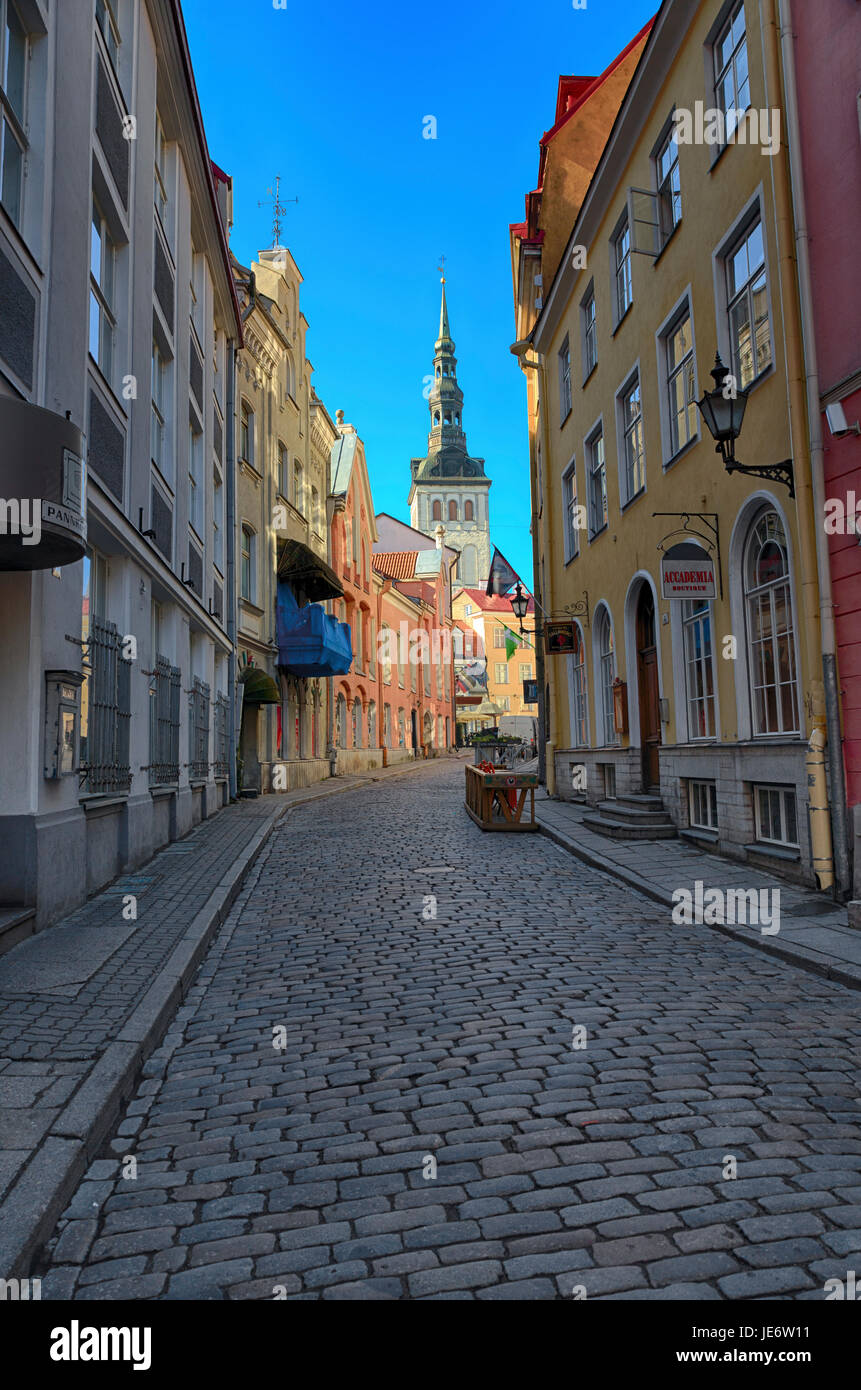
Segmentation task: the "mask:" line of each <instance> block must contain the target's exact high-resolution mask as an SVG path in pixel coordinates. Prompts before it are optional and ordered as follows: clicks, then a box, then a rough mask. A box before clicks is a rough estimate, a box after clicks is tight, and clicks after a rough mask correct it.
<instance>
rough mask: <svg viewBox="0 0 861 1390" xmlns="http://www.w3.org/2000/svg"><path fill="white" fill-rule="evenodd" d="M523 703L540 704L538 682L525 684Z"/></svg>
mask: <svg viewBox="0 0 861 1390" xmlns="http://www.w3.org/2000/svg"><path fill="white" fill-rule="evenodd" d="M523 703H524V705H537V704H538V682H537V681H536V680H525V681H524V682H523Z"/></svg>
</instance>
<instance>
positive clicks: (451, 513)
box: [448, 502, 457, 521]
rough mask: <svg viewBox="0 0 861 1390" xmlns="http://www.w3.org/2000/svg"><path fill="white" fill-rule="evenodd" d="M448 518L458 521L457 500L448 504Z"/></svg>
mask: <svg viewBox="0 0 861 1390" xmlns="http://www.w3.org/2000/svg"><path fill="white" fill-rule="evenodd" d="M448 519H449V521H457V503H456V502H449V504H448Z"/></svg>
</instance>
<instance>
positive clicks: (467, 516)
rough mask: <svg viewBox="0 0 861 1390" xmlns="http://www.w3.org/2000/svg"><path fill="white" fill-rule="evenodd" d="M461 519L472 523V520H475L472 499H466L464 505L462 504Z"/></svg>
mask: <svg viewBox="0 0 861 1390" xmlns="http://www.w3.org/2000/svg"><path fill="white" fill-rule="evenodd" d="M463 519H464V521H474V520H475V513H474V511H473V506H472V498H471V497H467V499H466V501H465V502H464V504H463Z"/></svg>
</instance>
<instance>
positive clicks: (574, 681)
mask: <svg viewBox="0 0 861 1390" xmlns="http://www.w3.org/2000/svg"><path fill="white" fill-rule="evenodd" d="M568 683H569V684H568V691H569V703H570V713H571V742H572V745H573V746H574V747H575V748H582V747H583V745H584V744H585V743H588V741H589V735H588V732H587V728H588V725H587V705H586V698H587V697H586V645H585V643H584V641H583V634H582V632H581V631H580V627H579V625H577V624H575V627H574V651H573V652H572V654H571V655H570V656H569V658H568Z"/></svg>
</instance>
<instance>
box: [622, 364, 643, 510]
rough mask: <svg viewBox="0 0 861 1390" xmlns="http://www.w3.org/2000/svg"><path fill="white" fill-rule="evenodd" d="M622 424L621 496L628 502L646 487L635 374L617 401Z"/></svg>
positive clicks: (637, 384) (641, 418)
mask: <svg viewBox="0 0 861 1390" xmlns="http://www.w3.org/2000/svg"><path fill="white" fill-rule="evenodd" d="M619 404H620V406H621V417H622V418H621V423H622V467H623V473H624V487H623V494H624V498H625V501H626V502H630V501H632V500H633V498H635V497H636V496H637V494H638V493H640V492H642V491H643V488H644V487H645V486H646V453H645V446H644V443H643V408H642V397H641V393H640V377H639V374H635V376H634V378H633V380H632V381H631V383H630V385H629V386H627V387H625V388H624V389H623V391H622V395H621V397H620V400H619Z"/></svg>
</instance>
